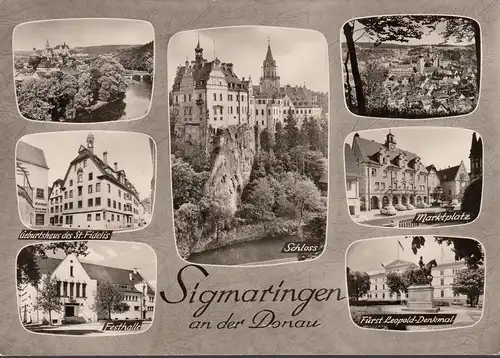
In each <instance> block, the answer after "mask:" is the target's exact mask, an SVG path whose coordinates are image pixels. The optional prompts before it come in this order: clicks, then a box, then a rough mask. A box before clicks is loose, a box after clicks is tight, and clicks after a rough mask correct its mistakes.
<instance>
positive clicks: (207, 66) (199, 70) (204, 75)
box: [173, 59, 246, 89]
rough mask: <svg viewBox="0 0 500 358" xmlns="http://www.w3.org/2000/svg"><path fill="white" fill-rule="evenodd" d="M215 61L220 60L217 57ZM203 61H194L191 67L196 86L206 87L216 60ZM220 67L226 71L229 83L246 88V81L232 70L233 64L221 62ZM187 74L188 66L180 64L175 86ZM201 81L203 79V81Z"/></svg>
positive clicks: (223, 71) (226, 78)
mask: <svg viewBox="0 0 500 358" xmlns="http://www.w3.org/2000/svg"><path fill="white" fill-rule="evenodd" d="M215 61H217V62H218V60H217V59H216V60H215ZM215 61H210V62H202V63H193V65H192V67H191V71H192V76H193V82H194V87H195V88H205V87H206V85H207V81H208V79H209V78H210V73H211V72H212V69H213V67H214V65H215V64H214V62H215ZM220 66H221V67H220V68H221V71H222V73H224V77H225V80H226V82H227V83H232V84H234V85H236V87H237V88H241V89H246V87H245V83H244V82H242V81H241V80H240V79H239V78H238V76H237V75H236V74H235V73H234V71H233V70H232V64H227V63H221V64H220ZM185 74H186V66H180V67H179V68H178V69H177V74H176V76H175V79H174V85H173V88H174V89H175V88H176V87H178V86H180V84H181V83H182V78H183V76H184V75H185ZM200 81H203V82H202V83H201V82H200Z"/></svg>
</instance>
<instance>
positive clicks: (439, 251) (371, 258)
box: [347, 235, 455, 272]
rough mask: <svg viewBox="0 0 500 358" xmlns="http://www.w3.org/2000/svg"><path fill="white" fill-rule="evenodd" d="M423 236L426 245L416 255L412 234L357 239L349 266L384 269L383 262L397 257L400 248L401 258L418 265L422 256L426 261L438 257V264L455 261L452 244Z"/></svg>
mask: <svg viewBox="0 0 500 358" xmlns="http://www.w3.org/2000/svg"><path fill="white" fill-rule="evenodd" d="M422 236H424V237H425V245H424V247H422V248H421V249H420V250H418V252H417V254H416V255H414V254H413V251H411V242H412V238H411V236H409V237H405V236H398V237H387V238H381V239H370V240H362V241H357V242H355V243H354V244H352V246H351V247H350V248H349V251H348V252H347V266H348V267H349V268H350V269H351V270H353V271H361V272H373V271H383V270H384V268H383V267H382V264H384V265H387V264H389V263H391V262H392V261H394V260H396V259H397V257H398V256H397V255H398V251H397V250H398V248H399V259H400V260H405V261H410V262H414V263H415V264H417V265H418V261H419V259H420V256H423V260H424V262H425V263H427V262H429V261H431V260H432V259H436V262H437V263H438V264H441V263H447V262H455V254H454V253H453V251H451V248H452V246H448V245H447V244H446V243H445V244H443V245H439V244H438V243H437V242H436V241H435V238H434V236H432V235H422ZM398 240H399V242H400V243H401V245H402V246H403V250H401V247H400V246H399V245H398Z"/></svg>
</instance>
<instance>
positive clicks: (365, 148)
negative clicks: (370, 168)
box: [353, 135, 418, 170]
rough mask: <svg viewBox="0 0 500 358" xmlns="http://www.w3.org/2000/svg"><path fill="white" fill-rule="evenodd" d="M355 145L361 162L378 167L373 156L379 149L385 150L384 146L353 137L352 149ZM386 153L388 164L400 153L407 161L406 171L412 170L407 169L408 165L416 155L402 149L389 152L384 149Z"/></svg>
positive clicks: (387, 149)
mask: <svg viewBox="0 0 500 358" xmlns="http://www.w3.org/2000/svg"><path fill="white" fill-rule="evenodd" d="M355 143H356V144H357V146H358V148H359V150H360V152H361V155H362V158H361V159H362V161H363V162H366V163H372V164H377V165H380V163H379V162H378V161H377V160H376V159H375V154H377V153H378V152H379V150H380V148H381V147H384V148H386V147H385V145H384V144H382V143H379V142H375V141H374V140H369V139H365V138H361V137H360V136H359V135H358V136H354V140H353V147H354V144H355ZM386 153H387V155H388V157H389V162H391V163H392V161H393V160H394V158H396V157H397V156H399V155H401V153H404V154H405V156H406V159H407V169H412V170H413V168H411V167H409V166H408V164H409V163H410V162H412V161H413V160H414V159H415V158H417V157H418V155H416V154H415V153H412V152H408V151H406V150H402V149H396V150H389V148H386Z"/></svg>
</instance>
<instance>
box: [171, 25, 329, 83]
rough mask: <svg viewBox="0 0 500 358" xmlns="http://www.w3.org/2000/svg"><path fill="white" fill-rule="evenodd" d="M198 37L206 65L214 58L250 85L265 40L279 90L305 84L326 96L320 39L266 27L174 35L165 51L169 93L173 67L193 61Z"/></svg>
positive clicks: (325, 64) (323, 43) (255, 78)
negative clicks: (275, 70)
mask: <svg viewBox="0 0 500 358" xmlns="http://www.w3.org/2000/svg"><path fill="white" fill-rule="evenodd" d="M198 35H199V36H200V45H201V47H202V48H203V55H204V57H205V58H206V59H207V60H208V61H213V60H214V58H215V56H216V57H217V58H218V59H219V60H220V61H221V62H227V63H233V65H234V67H233V70H234V72H235V73H236V74H237V75H238V77H239V78H240V79H241V78H242V77H245V79H247V78H248V77H249V76H250V75H251V76H252V81H253V83H254V84H259V78H260V76H261V68H262V62H263V61H264V59H265V57H266V53H267V43H268V37H269V38H270V41H271V50H272V53H273V57H274V59H275V60H276V65H277V66H278V73H279V75H280V76H281V81H280V82H281V85H282V86H284V85H287V84H289V85H290V86H295V85H297V86H302V85H304V81H305V82H306V86H307V87H308V88H310V89H312V90H315V91H322V92H328V88H329V86H328V77H329V76H328V73H329V72H328V71H329V70H328V46H327V42H326V39H325V38H324V36H323V35H322V34H321V33H319V32H316V31H312V30H304V29H294V28H278V27H266V26H245V27H231V28H219V29H206V30H199V31H187V32H182V33H178V34H176V35H174V36H173V37H172V38H171V40H170V43H169V47H168V81H169V82H168V83H169V89H171V88H172V84H173V81H174V78H175V74H176V69H177V66H179V65H182V66H184V63H185V62H186V57H187V58H188V60H189V61H192V60H194V49H195V47H196V44H197V41H198ZM214 40H215V56H214Z"/></svg>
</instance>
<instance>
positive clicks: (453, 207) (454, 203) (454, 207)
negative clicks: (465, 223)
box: [445, 199, 461, 211]
mask: <svg viewBox="0 0 500 358" xmlns="http://www.w3.org/2000/svg"><path fill="white" fill-rule="evenodd" d="M460 206H461V205H460V203H459V202H458V200H456V199H454V200H452V201H451V202H449V203H448V204H447V205H446V206H445V208H446V210H447V211H453V210H460Z"/></svg>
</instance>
